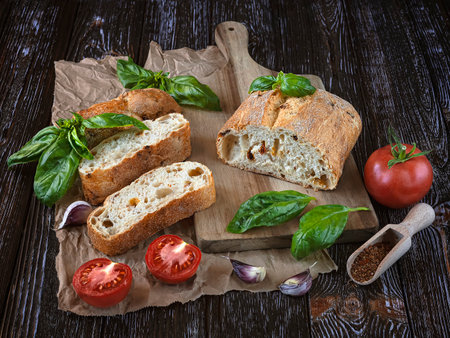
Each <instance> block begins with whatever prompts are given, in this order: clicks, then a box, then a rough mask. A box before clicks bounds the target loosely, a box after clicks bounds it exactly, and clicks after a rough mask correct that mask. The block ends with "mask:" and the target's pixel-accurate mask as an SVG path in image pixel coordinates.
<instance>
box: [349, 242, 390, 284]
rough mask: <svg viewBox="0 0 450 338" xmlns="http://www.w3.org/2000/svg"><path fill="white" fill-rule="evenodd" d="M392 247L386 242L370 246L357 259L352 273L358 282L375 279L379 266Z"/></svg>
mask: <svg viewBox="0 0 450 338" xmlns="http://www.w3.org/2000/svg"><path fill="white" fill-rule="evenodd" d="M391 249H392V246H391V245H390V244H388V243H385V242H380V243H376V244H373V245H369V246H368V247H367V248H365V249H364V250H363V251H361V253H360V254H359V255H358V257H356V259H355V261H354V262H353V265H352V268H351V269H350V273H351V274H352V277H353V279H354V280H356V281H357V282H360V283H362V282H366V281H368V280H369V279H371V278H372V277H373V275H374V274H375V271H377V268H378V265H380V263H381V261H382V260H383V259H384V257H386V255H387V254H388V253H389V251H391Z"/></svg>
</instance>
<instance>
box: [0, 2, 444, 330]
mask: <svg viewBox="0 0 450 338" xmlns="http://www.w3.org/2000/svg"><path fill="white" fill-rule="evenodd" d="M78 7H79V8H78ZM77 8H78V9H77ZM119 8H122V9H125V10H124V11H122V12H120V13H119V11H118V9H119ZM448 13H449V6H448V3H446V2H444V1H437V2H433V1H427V0H415V1H402V0H396V1H392V2H391V1H378V0H377V1H368V0H364V1H359V2H353V1H347V0H345V1H344V0H342V1H338V0H333V1H318V2H310V1H287V0H283V1H275V0H273V1H270V0H263V1H244V0H239V1H217V2H215V1H200V0H198V1H191V2H184V1H179V2H177V1H152V2H144V1H135V2H125V1H122V2H117V1H102V2H101V3H100V4H96V5H93V3H92V2H80V3H79V4H78V3H75V2H53V1H52V2H50V1H41V2H26V1H21V2H13V1H3V2H2V3H1V5H0V18H1V19H2V20H1V23H0V41H1V42H2V46H3V48H2V50H1V51H0V79H1V81H0V88H1V90H2V93H3V96H2V97H0V117H1V119H0V127H1V128H0V142H1V143H0V144H1V145H2V150H1V152H0V153H1V156H2V157H1V159H2V161H1V162H0V173H1V175H2V181H1V183H0V190H1V194H0V198H1V201H2V202H3V203H2V210H1V211H0V220H1V222H0V257H2V260H3V262H7V263H4V264H3V270H2V277H1V278H0V301H1V303H0V304H1V305H2V306H1V310H0V312H2V316H1V318H2V319H3V320H2V324H1V331H0V336H2V337H3V336H5V337H6V336H27V335H28V336H31V335H33V334H34V333H35V334H36V335H37V336H42V337H43V336H46V337H47V336H61V337H63V336H64V337H67V336H74V337H78V336H80V337H84V336H93V335H101V336H131V335H135V336H180V337H181V336H199V337H202V336H208V337H215V336H221V337H226V336H229V337H236V336H239V335H242V336H258V335H263V334H264V335H266V336H307V335H313V336H344V335H345V334H348V335H350V336H356V335H366V336H392V335H396V336H411V335H415V336H430V337H436V336H439V337H443V336H444V337H445V336H446V335H447V336H448V332H450V329H449V326H448V325H449V322H450V320H449V319H450V311H449V303H450V295H449V279H450V277H449V276H450V265H449V261H448V248H447V247H448V238H449V237H448V236H449V235H450V233H449V231H450V230H449V226H448V214H449V213H448V210H450V208H449V205H448V201H449V200H450V186H449V185H448V181H449V177H448V173H449V172H450V170H449V169H450V168H449V164H448V133H449V122H448V121H449V120H450V119H449V118H448V114H449V110H448V107H449V105H450V102H449V97H448V92H449V91H448V84H449V82H448V57H447V58H445V56H448V55H450V50H449V46H448V43H449V41H450V39H449V38H448V35H449V33H448V32H449V29H448V23H449V22H450V21H449V15H448ZM95 16H101V17H102V18H103V19H104V21H105V22H106V26H105V25H103V26H102V27H103V32H102V31H101V30H100V29H99V28H98V27H97V26H95V25H94V27H93V28H92V29H89V27H91V25H92V23H93V18H94V17H95ZM75 20H77V25H76V26H75V25H74V21H75ZM227 20H235V21H240V22H242V23H244V24H245V25H246V27H247V28H248V30H249V52H250V55H251V56H252V57H253V58H254V59H255V61H256V62H258V63H259V64H261V65H263V66H265V67H266V68H269V69H285V70H286V71H289V72H294V73H313V74H317V75H319V76H320V77H321V78H322V79H323V80H324V84H325V87H326V88H327V89H328V90H330V91H332V92H334V93H336V94H338V95H340V96H342V97H343V98H345V99H348V100H349V101H350V102H352V103H353V104H354V106H355V107H356V109H357V110H358V111H359V112H360V113H361V115H362V118H363V122H364V131H363V134H362V136H361V138H360V140H359V142H358V143H357V145H356V147H355V150H354V157H355V159H356V162H357V165H358V169H359V171H360V173H361V172H362V170H363V165H364V163H365V161H366V160H367V157H368V156H369V155H370V153H371V152H372V151H373V150H375V149H376V148H378V147H379V146H383V145H385V144H386V141H387V140H386V135H385V134H384V131H385V128H386V126H387V125H388V123H389V121H392V124H393V125H394V127H396V128H397V129H398V130H399V133H400V134H401V136H402V137H404V138H405V140H406V141H409V142H412V141H416V142H417V143H418V145H419V147H422V148H424V149H426V148H434V149H435V151H434V152H433V153H432V154H431V155H430V156H429V158H430V160H431V162H432V165H433V168H434V175H435V182H434V184H433V187H432V192H431V193H430V194H429V195H427V196H426V198H425V199H424V200H425V201H426V202H428V203H432V204H433V205H435V206H436V208H435V209H436V212H437V214H439V215H440V218H439V221H436V222H435V224H434V225H433V227H430V228H429V229H426V230H425V231H423V232H422V233H420V234H417V235H416V237H417V238H415V239H413V246H412V248H411V250H410V252H409V253H408V255H407V256H405V257H403V258H402V259H401V260H400V261H399V262H398V263H397V264H396V265H394V266H393V268H391V269H390V270H388V271H387V272H386V274H384V275H383V276H382V277H381V278H380V279H379V280H378V281H377V283H375V284H374V285H373V286H370V287H358V286H356V285H355V284H353V283H352V282H350V280H349V278H348V276H347V275H346V273H345V261H346V259H347V257H348V256H349V255H350V254H351V252H353V250H354V249H356V247H357V245H336V246H334V247H332V248H331V250H330V253H331V255H332V257H333V259H335V260H336V262H337V263H338V265H339V267H340V270H339V271H338V272H337V273H333V274H327V275H324V276H320V277H319V279H317V280H315V281H314V286H313V288H312V289H311V292H310V294H309V296H306V297H302V298H298V299H296V298H290V297H285V296H283V295H281V294H280V293H278V292H272V293H261V294H252V293H247V292H230V293H228V294H226V295H224V296H220V297H202V298H200V299H199V300H197V301H195V302H192V303H188V304H185V305H180V304H174V305H172V306H170V307H167V308H148V309H145V310H142V311H139V312H136V313H131V314H128V315H125V316H116V317H112V318H87V317H82V318H81V317H78V316H75V315H72V314H68V313H64V312H61V311H58V310H57V308H56V306H57V305H56V304H57V300H56V295H55V293H56V290H57V288H58V280H57V278H56V273H55V267H54V261H55V256H56V254H57V250H58V243H57V240H56V238H55V236H54V234H53V233H52V232H51V231H49V230H48V229H49V228H50V225H51V224H52V223H53V216H52V210H51V209H49V208H44V207H42V205H41V204H39V202H37V201H36V200H35V199H34V198H33V197H31V196H32V184H31V183H32V177H33V173H34V172H33V170H34V169H33V165H30V166H23V167H17V168H16V169H14V170H7V169H6V166H5V160H6V157H7V156H9V154H10V153H12V152H14V151H15V150H16V149H17V148H18V147H20V145H22V144H23V143H24V142H25V141H26V140H27V139H29V138H30V137H31V136H32V135H33V134H34V133H35V132H36V131H37V130H39V129H40V128H41V127H43V126H45V125H46V124H47V123H48V121H49V120H50V108H51V103H52V97H51V96H52V95H51V93H52V89H53V75H52V69H53V67H52V61H53V60H56V59H61V58H66V59H68V60H79V59H81V58H82V57H93V56H95V57H101V56H102V55H103V54H107V53H108V52H109V51H111V50H114V51H118V52H121V53H124V54H125V53H129V52H130V53H133V54H134V55H135V56H138V57H137V59H138V61H139V62H140V64H143V62H144V61H145V58H146V55H147V51H148V45H149V42H150V41H151V40H152V39H153V40H156V41H158V42H159V43H160V44H161V45H162V46H163V48H164V49H172V48H179V47H183V46H187V47H191V48H205V47H206V45H208V44H212V43H213V42H214V28H215V26H216V25H217V24H218V23H220V22H223V21H227ZM123 22H126V23H127V24H124V23H123ZM128 24H129V25H130V26H127V25H128ZM105 27H107V29H105ZM119 27H120V28H119ZM141 30H142V34H141ZM102 34H103V35H104V36H105V39H102ZM75 37H76V38H75ZM102 41H104V42H103V45H102ZM69 43H70V46H69V47H67V46H68V44H69ZM69 54H70V55H69ZM446 116H447V118H446ZM374 207H375V210H376V212H377V214H378V216H379V219H380V224H387V223H398V222H400V221H401V220H402V218H403V217H404V216H405V215H406V212H407V210H388V209H386V208H384V207H382V206H381V205H379V204H377V203H376V202H374ZM438 210H439V212H438ZM445 220H446V221H445ZM9 262H10V263H9ZM16 262H17V263H16ZM430 267H431V268H430ZM13 271H14V272H13ZM6 295H8V299H7V301H6V298H5V297H6Z"/></svg>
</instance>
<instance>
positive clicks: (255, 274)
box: [228, 258, 266, 283]
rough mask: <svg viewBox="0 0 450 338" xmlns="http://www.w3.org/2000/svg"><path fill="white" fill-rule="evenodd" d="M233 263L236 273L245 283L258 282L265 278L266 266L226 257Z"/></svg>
mask: <svg viewBox="0 0 450 338" xmlns="http://www.w3.org/2000/svg"><path fill="white" fill-rule="evenodd" d="M228 259H229V260H230V262H231V265H233V270H234V272H235V273H236V275H237V276H238V277H239V279H240V280H242V281H243V282H245V283H259V282H262V281H263V280H264V278H266V268H265V267H263V266H253V265H249V264H245V263H243V262H240V261H237V260H235V259H231V258H228Z"/></svg>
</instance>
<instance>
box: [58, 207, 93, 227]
mask: <svg viewBox="0 0 450 338" xmlns="http://www.w3.org/2000/svg"><path fill="white" fill-rule="evenodd" d="M91 211H92V206H91V205H90V204H89V203H88V202H85V201H76V202H73V203H72V204H70V205H69V206H68V207H67V209H66V211H65V212H64V216H63V220H62V222H61V223H60V224H59V226H58V230H60V229H62V228H65V227H68V226H72V225H82V224H86V221H87V218H88V216H89V214H90V213H91Z"/></svg>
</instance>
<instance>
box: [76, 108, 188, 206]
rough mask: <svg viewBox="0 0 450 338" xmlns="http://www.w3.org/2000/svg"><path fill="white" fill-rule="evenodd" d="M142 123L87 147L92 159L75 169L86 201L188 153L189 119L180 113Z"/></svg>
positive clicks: (96, 201) (95, 201)
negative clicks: (139, 128)
mask: <svg viewBox="0 0 450 338" xmlns="http://www.w3.org/2000/svg"><path fill="white" fill-rule="evenodd" d="M144 123H145V125H146V126H147V127H148V128H149V130H138V129H137V128H133V129H129V130H126V131H122V132H120V133H117V134H115V135H113V136H111V137H109V138H107V139H106V140H103V141H102V142H101V143H100V144H99V145H97V146H96V147H94V148H93V149H92V150H91V152H92V154H93V155H94V159H93V160H86V159H83V160H82V161H81V162H80V166H79V168H78V171H79V174H80V178H81V184H82V187H83V192H84V196H85V198H86V200H87V201H88V202H89V203H91V204H94V205H96V204H99V203H101V202H103V200H104V199H105V198H106V197H107V196H109V195H111V194H112V193H114V192H116V191H118V190H120V189H122V188H123V187H124V186H126V185H128V184H130V183H131V182H132V181H134V180H135V179H136V178H138V177H139V176H141V175H142V174H144V173H146V172H147V171H149V170H151V169H154V168H156V167H160V166H164V165H167V164H171V163H174V162H180V161H183V160H185V159H186V158H187V157H188V156H189V155H190V154H191V142H190V134H191V132H190V127H189V122H188V121H187V120H186V119H185V118H184V117H183V115H181V114H176V113H175V114H169V115H165V116H162V117H159V118H157V119H156V120H154V121H151V120H147V121H144Z"/></svg>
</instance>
